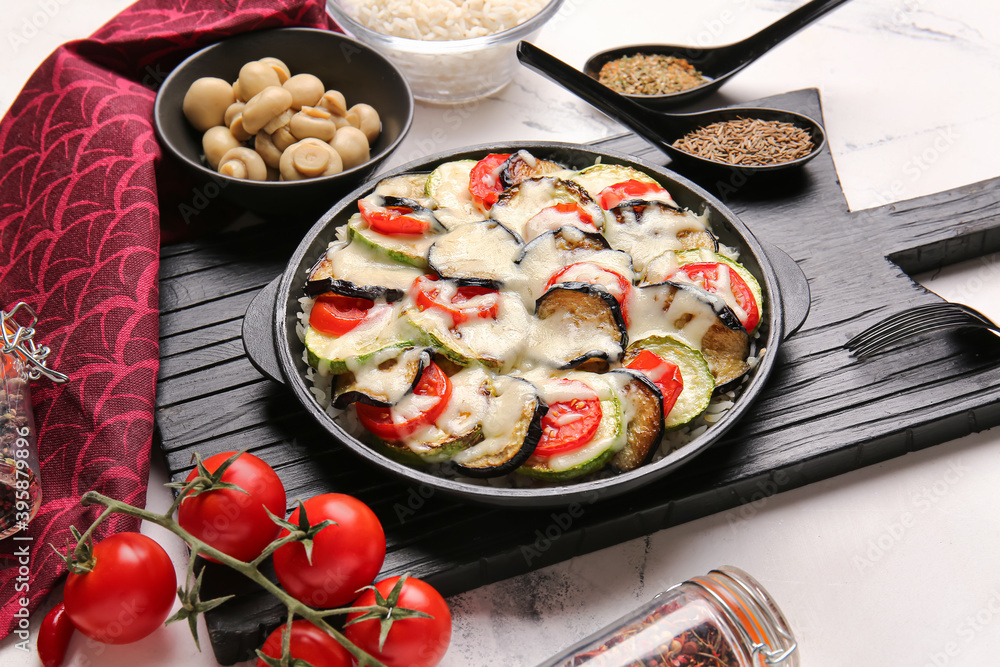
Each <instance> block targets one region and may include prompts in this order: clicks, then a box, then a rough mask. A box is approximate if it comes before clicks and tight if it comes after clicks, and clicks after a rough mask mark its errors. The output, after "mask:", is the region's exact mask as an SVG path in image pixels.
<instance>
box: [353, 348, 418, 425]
mask: <svg viewBox="0 0 1000 667" xmlns="http://www.w3.org/2000/svg"><path fill="white" fill-rule="evenodd" d="M432 352H433V350H431V349H427V348H419V347H405V348H398V347H397V348H386V349H384V350H381V351H379V352H376V353H375V354H374V355H372V356H371V357H369V358H368V359H367V360H366V363H365V364H357V365H356V366H357V370H350V366H351V364H348V368H349V370H347V371H346V372H345V373H341V374H340V375H338V376H337V381H336V384H335V385H334V389H333V407H335V408H337V409H340V410H342V409H344V408H346V407H347V406H348V405H350V404H351V403H365V404H367V405H374V406H377V407H389V406H391V405H395V404H396V403H399V402H400V401H401V400H403V398H404V397H405V396H406V395H407V394H409V393H411V392H412V391H413V388H414V387H416V386H417V382H418V381H419V380H420V375H421V374H422V373H423V372H424V369H425V368H426V367H427V365H428V364H429V363H430V361H431V353H432Z"/></svg>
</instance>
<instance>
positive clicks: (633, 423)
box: [608, 368, 663, 472]
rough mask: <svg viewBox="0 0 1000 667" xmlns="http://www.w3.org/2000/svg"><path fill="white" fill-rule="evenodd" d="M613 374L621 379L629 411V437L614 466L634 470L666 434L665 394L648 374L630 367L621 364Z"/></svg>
mask: <svg viewBox="0 0 1000 667" xmlns="http://www.w3.org/2000/svg"><path fill="white" fill-rule="evenodd" d="M608 375H612V376H614V377H616V378H617V379H620V380H622V383H623V384H622V402H623V403H624V404H625V405H626V406H629V407H626V408H625V414H626V419H627V421H626V427H625V430H626V433H627V436H626V441H625V447H623V448H622V450H621V451H619V452H618V453H617V454H615V457H614V458H613V459H611V466H612V467H613V468H614V469H615V470H618V471H620V472H628V471H629V470H635V469H636V468H638V467H639V466H641V465H644V464H646V463H648V462H649V460H650V459H651V458H653V453H654V452H655V451H656V447H657V445H659V444H660V436H662V435H663V394H662V393H661V392H660V388H659V387H657V386H656V384H655V383H654V382H653V381H652V380H650V379H649V377H648V376H646V375H644V374H643V373H640V372H638V371H634V370H632V369H629V368H618V369H615V370H613V371H611V372H610V373H609V374H608Z"/></svg>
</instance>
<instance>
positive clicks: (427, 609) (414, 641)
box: [344, 577, 451, 667]
mask: <svg viewBox="0 0 1000 667" xmlns="http://www.w3.org/2000/svg"><path fill="white" fill-rule="evenodd" d="M397 581H399V577H390V578H388V579H383V580H382V581H380V582H378V583H377V584H375V588H377V589H378V591H379V593H381V594H382V597H384V598H388V597H389V593H390V592H391V591H392V588H393V586H395V585H396V582H397ZM373 604H375V592H374V591H372V590H371V589H369V590H366V591H365V592H364V593H363V594H362V595H361V597H359V598H358V599H357V600H356V601H355V602H354V606H356V607H361V606H369V605H373ZM397 606H399V607H402V608H404V609H413V610H416V611H422V612H424V613H426V614H430V615H431V616H432V617H433V618H406V619H403V620H399V621H395V622H393V624H392V627H391V628H389V634H388V635H387V636H386V639H385V645H384V646H383V647H382V650H381V651H380V650H379V648H378V639H379V622H378V621H377V620H375V619H371V620H365V621H360V622H358V623H352V624H350V625H348V626H347V627H345V628H344V634H345V635H347V638H348V639H350V640H351V641H352V642H354V643H355V644H356V645H357V646H358V647H359V648H361V649H363V650H364V651H366V652H367V653H369V654H370V655H372V656H374V657H375V658H378V659H379V660H380V661H382V662H383V663H385V664H386V665H387V667H434V665H436V664H438V663H439V662H441V659H442V658H444V654H445V653H446V652H447V651H448V644H449V643H450V642H451V611H449V609H448V603H447V602H445V600H444V598H443V597H441V594H440V593H438V592H437V591H436V590H434V588H433V587H432V586H431V585H430V584H428V583H426V582H425V581H422V580H420V579H414V578H413V577H408V578H407V579H406V581H405V582H403V590H402V593H401V594H400V596H399V601H398V604H397ZM359 616H361V614H360V613H354V614H349V615H348V616H347V621H348V622H350V621H351V620H353V619H355V618H358V617H359Z"/></svg>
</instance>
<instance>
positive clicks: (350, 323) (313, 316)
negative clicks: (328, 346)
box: [309, 294, 375, 336]
mask: <svg viewBox="0 0 1000 667" xmlns="http://www.w3.org/2000/svg"><path fill="white" fill-rule="evenodd" d="M374 305H375V302H374V301H371V300H370V299H358V298H355V297H351V296H343V295H342V294H323V295H321V296H318V297H316V303H314V304H313V307H312V310H310V311H309V325H310V326H311V327H312V328H313V329H316V330H317V331H319V332H320V333H322V334H326V335H327V336H343V335H344V334H345V333H347V332H348V331H350V330H351V329H353V328H354V327H356V326H358V325H359V324H361V323H362V322H363V321H364V319H365V316H366V315H367V314H368V311H369V310H371V308H372V306H374Z"/></svg>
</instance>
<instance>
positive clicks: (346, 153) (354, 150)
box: [330, 126, 371, 169]
mask: <svg viewBox="0 0 1000 667" xmlns="http://www.w3.org/2000/svg"><path fill="white" fill-rule="evenodd" d="M330 145H331V146H333V150H335V151H337V153H338V154H339V155H340V158H341V159H342V160H343V161H344V169H351V168H353V167H357V166H358V165H359V164H364V163H365V162H368V160H369V159H370V157H371V153H370V149H369V146H368V137H366V136H365V133H364V132H362V131H361V130H359V129H358V128H356V127H352V126H348V127H345V128H342V129H339V130H337V134H336V135H334V137H333V141H331V142H330Z"/></svg>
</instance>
